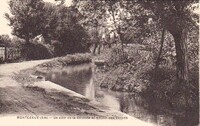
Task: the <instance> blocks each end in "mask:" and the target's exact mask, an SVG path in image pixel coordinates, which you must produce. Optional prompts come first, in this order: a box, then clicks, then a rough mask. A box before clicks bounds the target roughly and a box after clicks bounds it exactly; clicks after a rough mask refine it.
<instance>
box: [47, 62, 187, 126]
mask: <svg viewBox="0 0 200 126" xmlns="http://www.w3.org/2000/svg"><path fill="white" fill-rule="evenodd" d="M46 79H47V80H50V81H52V82H54V83H57V84H59V85H61V86H63V87H66V88H68V89H71V90H73V91H75V92H77V93H79V94H82V95H84V96H86V97H87V98H89V99H91V100H96V101H99V102H100V103H102V104H104V105H105V106H108V107H110V108H112V109H115V110H119V111H122V112H124V113H127V114H129V115H131V116H134V117H136V118H139V119H141V120H143V121H147V122H151V123H156V124H158V125H159V126H175V125H180V126H182V125H183V124H182V123H180V119H179V123H180V124H177V122H176V121H175V120H177V119H175V118H174V117H173V116H170V115H166V114H162V115H158V114H155V113H154V112H153V111H154V110H149V108H148V103H147V102H146V101H144V100H143V99H142V98H141V97H140V96H136V95H135V94H130V93H120V92H113V91H110V90H106V89H101V88H99V87H96V86H95V84H94V83H93V66H92V65H91V64H84V65H76V66H69V67H64V68H62V69H59V70H58V69H57V70H53V71H52V72H50V73H49V74H47V75H46ZM147 108H148V109H147ZM181 120H183V119H181Z"/></svg>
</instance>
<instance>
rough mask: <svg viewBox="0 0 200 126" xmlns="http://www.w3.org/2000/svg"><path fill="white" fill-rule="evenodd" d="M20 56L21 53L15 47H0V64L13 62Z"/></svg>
mask: <svg viewBox="0 0 200 126" xmlns="http://www.w3.org/2000/svg"><path fill="white" fill-rule="evenodd" d="M20 56H21V51H20V49H18V48H15V47H0V62H7V61H13V60H16V59H18V58H20Z"/></svg>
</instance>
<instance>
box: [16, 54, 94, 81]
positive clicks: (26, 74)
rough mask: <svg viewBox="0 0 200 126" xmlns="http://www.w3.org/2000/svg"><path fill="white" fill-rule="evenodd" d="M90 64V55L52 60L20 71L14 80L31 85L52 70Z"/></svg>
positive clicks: (74, 55)
mask: <svg viewBox="0 0 200 126" xmlns="http://www.w3.org/2000/svg"><path fill="white" fill-rule="evenodd" d="M90 62H92V57H91V55H90V54H88V53H85V54H81V53H80V54H73V55H67V56H65V57H57V58H53V59H51V60H50V61H47V62H44V63H42V64H39V65H37V66H35V67H33V68H30V69H26V70H22V71H20V73H18V74H17V75H16V76H15V79H16V80H17V81H19V82H20V83H23V84H31V83H34V82H37V81H41V80H42V79H44V77H43V76H44V75H45V74H46V73H48V72H50V71H51V70H53V69H57V68H62V67H64V66H67V65H72V64H73V65H75V64H82V63H90Z"/></svg>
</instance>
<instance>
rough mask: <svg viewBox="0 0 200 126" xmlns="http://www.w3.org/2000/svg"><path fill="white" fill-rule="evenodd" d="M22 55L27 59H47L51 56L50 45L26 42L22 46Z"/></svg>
mask: <svg viewBox="0 0 200 126" xmlns="http://www.w3.org/2000/svg"><path fill="white" fill-rule="evenodd" d="M22 57H23V58H25V59H27V60H38V59H48V58H52V57H53V52H52V51H51V49H50V46H47V45H44V44H41V43H26V44H24V45H23V47H22Z"/></svg>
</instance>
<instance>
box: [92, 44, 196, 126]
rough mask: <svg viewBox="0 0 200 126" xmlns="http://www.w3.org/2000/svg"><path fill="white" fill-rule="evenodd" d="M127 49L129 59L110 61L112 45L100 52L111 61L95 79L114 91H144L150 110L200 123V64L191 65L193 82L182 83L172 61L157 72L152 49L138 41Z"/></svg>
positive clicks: (179, 122) (180, 121)
mask: <svg viewBox="0 0 200 126" xmlns="http://www.w3.org/2000/svg"><path fill="white" fill-rule="evenodd" d="M124 50H125V53H127V55H128V56H127V58H126V59H127V60H125V61H123V60H119V61H120V62H119V61H117V60H112V61H109V57H110V58H111V57H114V56H113V51H112V49H110V50H107V52H105V51H104V52H105V53H104V52H102V53H101V56H97V59H104V60H105V61H106V62H107V65H105V66H104V67H97V68H96V72H95V76H96V78H95V83H97V84H98V85H99V86H100V87H102V88H107V89H110V90H113V91H118V92H131V93H134V94H137V95H140V96H141V97H142V98H143V99H144V100H145V101H146V103H147V104H148V105H147V106H144V107H145V108H146V109H147V110H148V111H150V113H153V114H155V115H162V114H164V115H169V116H171V117H173V118H175V120H176V121H177V125H180V126H183V125H186V126H187V125H196V124H198V117H199V116H198V114H199V113H198V111H197V110H199V106H198V103H199V99H198V95H199V86H198V83H199V82H198V80H199V77H198V75H199V74H198V64H197V65H196V66H192V67H191V68H190V69H189V80H188V81H189V85H183V86H180V84H177V80H176V69H175V66H173V65H172V64H171V65H167V64H165V65H160V68H159V69H157V71H156V73H155V69H154V63H155V58H154V57H155V56H154V55H153V54H152V52H151V51H148V50H147V49H145V48H143V47H141V46H137V45H136V46H135V45H133V46H132V47H125V48H124ZM128 51H129V52H128ZM118 52H119V53H120V51H119V50H118ZM114 53H115V52H114ZM114 55H115V57H119V56H120V55H119V54H114ZM115 59H117V58H115ZM121 61H123V62H121ZM110 62H111V65H110ZM113 63H115V64H114V65H113ZM177 85H178V86H177ZM189 120H190V121H189Z"/></svg>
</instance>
